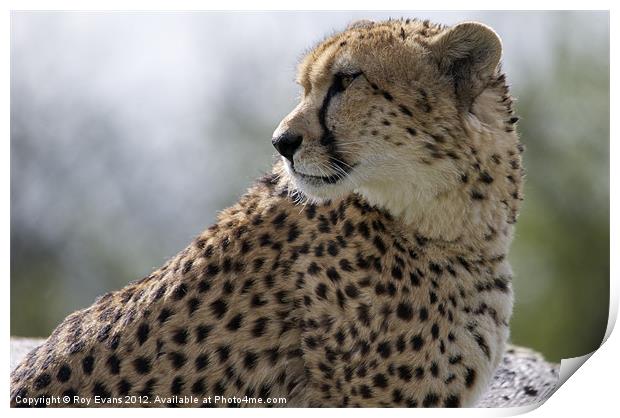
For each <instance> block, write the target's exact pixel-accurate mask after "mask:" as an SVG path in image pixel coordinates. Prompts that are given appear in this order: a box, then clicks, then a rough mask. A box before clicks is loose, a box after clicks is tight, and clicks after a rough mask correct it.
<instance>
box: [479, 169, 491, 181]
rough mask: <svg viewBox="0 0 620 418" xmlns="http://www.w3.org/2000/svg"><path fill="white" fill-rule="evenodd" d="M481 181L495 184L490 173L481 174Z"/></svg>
mask: <svg viewBox="0 0 620 418" xmlns="http://www.w3.org/2000/svg"><path fill="white" fill-rule="evenodd" d="M480 181H481V182H483V183H486V184H491V183H493V177H491V175H490V174H489V173H488V172H486V171H483V172H482V173H480Z"/></svg>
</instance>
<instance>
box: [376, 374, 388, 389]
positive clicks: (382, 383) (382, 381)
mask: <svg viewBox="0 0 620 418" xmlns="http://www.w3.org/2000/svg"><path fill="white" fill-rule="evenodd" d="M372 384H373V385H374V386H375V387H378V388H386V387H387V386H388V380H387V378H386V377H385V375H384V374H382V373H379V374H376V375H375V376H374V377H373V378H372Z"/></svg>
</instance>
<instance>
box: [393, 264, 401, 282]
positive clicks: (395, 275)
mask: <svg viewBox="0 0 620 418" xmlns="http://www.w3.org/2000/svg"><path fill="white" fill-rule="evenodd" d="M392 277H393V278H395V279H396V280H401V279H402V278H403V271H402V270H401V269H400V267H398V266H394V267H393V268H392Z"/></svg>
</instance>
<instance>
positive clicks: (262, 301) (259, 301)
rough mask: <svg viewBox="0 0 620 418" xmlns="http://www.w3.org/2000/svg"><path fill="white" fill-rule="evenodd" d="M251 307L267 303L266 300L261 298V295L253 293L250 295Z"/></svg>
mask: <svg viewBox="0 0 620 418" xmlns="http://www.w3.org/2000/svg"><path fill="white" fill-rule="evenodd" d="M251 303H252V307H255V308H257V307H260V306H264V305H266V304H267V301H266V300H265V299H263V297H262V295H254V296H252V302H251Z"/></svg>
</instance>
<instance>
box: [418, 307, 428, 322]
mask: <svg viewBox="0 0 620 418" xmlns="http://www.w3.org/2000/svg"><path fill="white" fill-rule="evenodd" d="M427 319H428V309H426V308H420V321H422V322H424V321H426V320H427Z"/></svg>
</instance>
